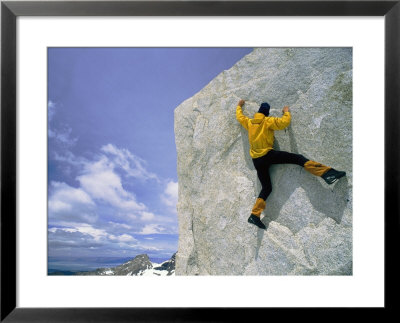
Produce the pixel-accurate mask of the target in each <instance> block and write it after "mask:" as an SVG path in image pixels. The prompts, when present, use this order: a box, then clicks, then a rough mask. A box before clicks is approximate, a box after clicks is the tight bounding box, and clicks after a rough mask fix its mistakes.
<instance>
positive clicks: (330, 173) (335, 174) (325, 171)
mask: <svg viewBox="0 0 400 323" xmlns="http://www.w3.org/2000/svg"><path fill="white" fill-rule="evenodd" d="M304 169H305V170H306V171H308V172H310V173H311V174H313V175H315V176H320V177H322V178H323V180H324V181H325V182H326V183H327V184H333V183H335V182H336V181H337V180H338V179H339V178H341V177H343V176H346V172H340V171H337V170H336V169H333V168H332V167H328V166H325V165H322V164H321V163H318V162H315V161H313V160H309V161H308V162H306V163H305V164H304Z"/></svg>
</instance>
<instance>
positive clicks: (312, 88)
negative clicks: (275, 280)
mask: <svg viewBox="0 0 400 323" xmlns="http://www.w3.org/2000/svg"><path fill="white" fill-rule="evenodd" d="M240 99H244V100H245V101H246V104H245V105H244V109H243V111H244V114H245V115H247V116H249V117H253V115H254V113H255V112H257V110H258V107H259V105H260V103H261V102H268V103H270V105H271V112H270V115H271V116H281V115H282V112H281V111H282V107H283V106H284V105H289V106H290V108H291V113H292V123H291V125H290V126H289V127H288V128H287V129H286V130H283V131H276V132H275V149H277V150H285V151H289V152H295V153H301V154H303V155H304V156H306V157H307V158H309V159H312V160H315V161H318V162H321V163H323V164H325V165H328V166H331V167H334V168H335V169H338V170H344V171H346V173H347V176H346V177H344V178H342V179H340V180H339V181H338V182H336V183H335V184H333V185H327V184H326V183H325V182H324V181H323V180H322V179H321V178H318V177H315V176H313V175H311V174H310V173H308V172H307V171H305V170H304V169H303V168H301V167H299V166H297V165H274V166H272V167H271V169H270V174H271V179H272V185H273V191H272V194H271V195H270V196H269V197H268V199H267V207H266V209H265V210H264V212H263V215H262V217H261V219H262V221H263V222H264V224H265V225H266V226H267V229H266V230H260V229H258V228H257V227H255V226H254V225H251V224H248V223H247V218H248V217H249V215H250V212H251V209H252V206H253V204H254V202H255V200H256V198H257V196H258V194H259V191H260V188H261V186H260V183H259V181H258V179H257V174H256V171H255V169H254V166H253V163H252V160H251V158H250V155H249V144H248V137H247V132H246V130H245V129H244V128H242V127H241V126H240V124H239V123H238V122H237V121H236V117H235V110H236V105H237V102H238V101H239V100H240ZM175 141H176V147H177V158H178V164H177V169H178V182H179V200H178V207H177V208H178V221H179V246H178V253H177V256H176V275H351V274H352V49H351V48H259V49H255V50H254V51H253V52H252V53H250V54H249V55H247V56H245V57H244V58H242V59H241V60H240V61H239V62H237V63H236V64H235V65H234V66H233V67H232V68H230V69H229V70H227V71H224V72H222V73H221V74H220V75H218V76H217V77H216V78H215V79H214V80H212V81H211V82H210V83H209V84H208V85H207V86H206V87H204V88H203V89H202V90H201V91H200V92H199V93H197V94H196V95H194V96H193V97H192V98H190V99H188V100H186V101H185V102H183V103H182V104H181V105H179V106H178V107H177V108H176V109H175Z"/></svg>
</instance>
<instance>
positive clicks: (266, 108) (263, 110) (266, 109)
mask: <svg viewBox="0 0 400 323" xmlns="http://www.w3.org/2000/svg"><path fill="white" fill-rule="evenodd" d="M269 108H270V106H269V104H268V103H267V102H264V103H261V105H260V109H258V112H259V113H262V114H264V115H265V116H269Z"/></svg>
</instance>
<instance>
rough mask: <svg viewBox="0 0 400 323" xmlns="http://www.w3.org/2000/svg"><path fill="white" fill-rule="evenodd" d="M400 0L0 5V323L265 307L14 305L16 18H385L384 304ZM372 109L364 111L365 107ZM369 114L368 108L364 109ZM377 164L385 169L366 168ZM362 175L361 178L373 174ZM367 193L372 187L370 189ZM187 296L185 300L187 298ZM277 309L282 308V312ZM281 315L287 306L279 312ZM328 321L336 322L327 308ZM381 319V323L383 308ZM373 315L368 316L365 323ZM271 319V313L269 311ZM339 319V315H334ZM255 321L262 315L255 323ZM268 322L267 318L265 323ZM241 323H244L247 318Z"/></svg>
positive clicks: (196, 316)
mask: <svg viewBox="0 0 400 323" xmlns="http://www.w3.org/2000/svg"><path fill="white" fill-rule="evenodd" d="M399 2H400V1H399V0H396V1H386V0H381V1H320V0H319V1H318V0H317V1H315V0H314V1H86V2H85V1H78V2H76V1H70V2H68V1H42V2H39V1H26V2H25V1H2V3H1V321H2V322H3V321H4V322H222V321H226V322H234V321H243V319H241V316H242V314H243V311H246V313H245V314H246V316H247V315H250V316H249V317H248V319H247V320H250V319H251V318H253V319H257V317H258V316H263V315H265V314H266V313H265V311H267V310H271V311H272V310H279V309H268V308H266V309H263V308H257V309H255V308H252V309H249V308H246V309H244V308H233V309H232V308H213V309H210V308H18V307H16V299H17V290H16V287H17V286H16V270H17V267H16V241H17V237H16V190H17V186H16V185H17V181H16V163H17V159H16V158H17V157H16V135H17V129H16V82H17V79H16V43H17V42H16V41H17V39H16V37H17V30H16V19H17V17H18V16H383V17H384V19H385V134H384V138H385V156H384V160H385V164H384V167H385V178H384V181H385V184H384V187H385V192H384V193H385V199H384V201H385V207H384V209H385V215H384V217H385V306H384V308H383V310H385V311H389V310H396V307H397V304H396V301H395V299H396V297H395V296H392V295H393V293H392V291H393V290H392V289H393V288H396V287H397V286H399V284H398V282H399V279H398V278H397V277H398V274H394V273H393V271H394V269H395V268H397V266H395V261H396V258H397V255H398V250H396V245H398V240H395V241H393V239H396V238H397V237H398V236H399V223H400V221H399V204H400V203H399V197H400V196H399V155H400V153H399V151H400V150H399V126H398V125H399V121H400V119H399V110H400V76H399V72H400V64H399V63H400V48H399V44H400V3H399ZM367 108H368V109H372V111H373V108H374V107H366V109H367ZM367 111H371V110H367ZM373 167H380V168H381V167H383V165H371V174H372V173H373ZM371 174H367V175H366V176H373V175H371ZM371 189H373V188H371ZM188 297H190V296H189V295H188ZM280 310H282V309H280ZM285 310H287V309H285ZM326 310H329V311H330V314H329V315H330V318H335V314H334V311H333V310H332V309H326ZM376 310H377V312H379V313H378V314H377V315H379V318H380V319H382V316H381V314H382V313H381V310H382V309H376ZM371 314H372V313H371V312H370V311H369V312H368V316H369V318H373V317H372V316H371ZM268 315H270V314H268ZM338 317H340V316H338ZM259 319H260V318H259ZM265 319H267V318H265ZM247 320H245V321H247Z"/></svg>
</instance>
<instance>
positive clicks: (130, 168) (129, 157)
mask: <svg viewBox="0 0 400 323" xmlns="http://www.w3.org/2000/svg"><path fill="white" fill-rule="evenodd" d="M101 151H102V152H104V153H106V154H107V155H108V157H109V158H110V160H111V161H112V162H113V163H114V164H115V165H116V166H117V167H120V168H121V169H123V170H124V171H125V172H126V175H127V176H129V177H134V178H139V179H143V180H147V179H155V180H157V181H158V178H157V176H156V175H155V174H154V173H151V172H149V171H148V170H147V169H146V168H145V166H144V164H145V161H144V160H143V159H141V158H139V157H137V156H135V155H134V154H132V153H131V152H130V151H129V150H127V149H123V148H122V149H119V148H117V147H115V146H114V145H112V144H108V145H105V146H103V147H102V148H101Z"/></svg>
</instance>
